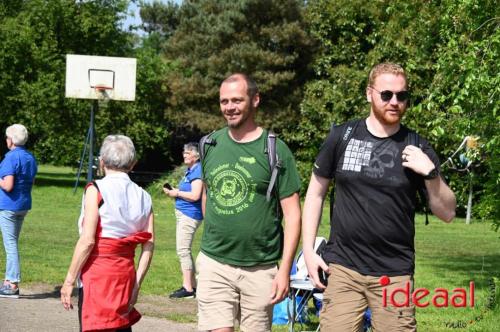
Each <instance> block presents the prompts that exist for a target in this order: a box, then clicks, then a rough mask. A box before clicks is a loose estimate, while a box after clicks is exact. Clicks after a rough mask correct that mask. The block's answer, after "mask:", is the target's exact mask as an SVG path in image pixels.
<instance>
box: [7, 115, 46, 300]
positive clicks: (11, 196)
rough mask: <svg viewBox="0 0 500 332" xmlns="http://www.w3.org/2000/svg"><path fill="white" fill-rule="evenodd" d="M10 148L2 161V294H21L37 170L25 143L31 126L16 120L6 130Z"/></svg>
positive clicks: (14, 295) (17, 295)
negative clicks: (24, 230)
mask: <svg viewBox="0 0 500 332" xmlns="http://www.w3.org/2000/svg"><path fill="white" fill-rule="evenodd" d="M5 140H6V143H7V148H8V149H9V152H7V153H6V154H5V158H4V159H3V160H2V162H1V163H0V230H1V231H2V237H3V245H4V247H5V254H6V269H5V280H4V282H3V284H2V286H1V287H0V297H12V298H18V297H19V282H20V281H21V266H20V264H19V251H18V248H17V245H18V241H19V234H20V232H21V227H22V225H23V220H24V217H25V216H26V214H27V213H28V211H29V210H30V209H31V188H32V187H33V182H34V180H35V175H36V172H37V164H36V160H35V157H33V155H32V154H31V153H29V152H28V151H27V150H26V149H25V147H24V145H25V144H26V141H27V140H28V130H26V127H24V126H23V125H21V124H13V125H12V126H9V127H8V128H7V130H6V131H5Z"/></svg>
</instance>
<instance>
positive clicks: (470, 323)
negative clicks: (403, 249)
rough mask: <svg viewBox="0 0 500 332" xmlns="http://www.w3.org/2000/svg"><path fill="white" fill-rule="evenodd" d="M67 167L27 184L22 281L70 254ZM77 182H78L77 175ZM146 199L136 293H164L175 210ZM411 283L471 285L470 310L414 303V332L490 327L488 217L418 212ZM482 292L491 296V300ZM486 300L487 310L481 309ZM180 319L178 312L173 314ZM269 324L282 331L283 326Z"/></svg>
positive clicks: (491, 235)
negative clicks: (29, 203)
mask: <svg viewBox="0 0 500 332" xmlns="http://www.w3.org/2000/svg"><path fill="white" fill-rule="evenodd" d="M74 174H75V172H74V171H73V170H71V169H69V168H61V167H52V166H41V167H40V172H39V174H38V176H37V180H36V185H35V187H34V189H33V209H32V210H31V212H30V213H29V214H28V216H27V217H26V219H25V223H24V225H23V229H22V232H21V238H20V255H21V260H22V261H21V264H22V273H23V275H22V278H23V284H25V285H26V284H29V283H47V284H51V285H60V284H61V283H62V281H63V280H64V277H65V273H66V269H67V268H68V265H69V263H70V260H71V255H72V252H73V248H74V245H75V243H76V240H77V236H78V234H77V227H76V221H77V218H78V216H79V213H80V204H81V195H82V190H83V189H82V188H83V186H82V185H80V187H79V188H77V191H76V194H73V185H74V182H75V175H74ZM83 181H84V180H83ZM150 190H151V191H152V193H153V199H154V213H155V226H156V247H155V255H154V258H153V262H152V265H151V268H150V272H149V273H148V276H147V277H146V280H145V281H144V284H143V288H142V292H143V294H157V295H167V294H169V293H170V292H171V291H173V290H175V289H177V288H178V287H179V286H180V284H181V274H180V269H179V264H178V261H177V257H176V254H175V216H174V210H173V204H172V200H170V199H166V198H165V197H162V196H161V195H160V194H159V193H158V192H159V186H156V187H155V186H152V187H151V189H150ZM323 215H324V216H325V217H324V220H323V221H322V224H321V227H320V234H322V235H323V236H325V237H327V234H328V232H329V230H328V221H327V220H326V216H328V212H326V213H324V214H323ZM416 224H417V225H416V257H417V259H416V273H415V287H424V288H427V289H429V290H430V291H431V295H429V296H428V298H429V299H430V297H431V296H432V295H433V294H435V291H434V290H435V289H436V288H444V289H447V290H448V291H449V292H450V295H451V294H452V292H453V289H455V288H464V287H465V288H467V289H468V287H469V282H470V281H473V282H474V283H475V307H474V308H470V307H467V308H453V307H451V306H450V307H448V308H435V307H433V306H428V307H426V308H418V309H417V320H418V324H419V330H421V331H456V330H457V328H458V329H459V330H463V331H498V326H497V320H498V317H500V305H499V303H498V302H499V301H500V298H499V295H498V294H499V288H500V282H498V278H500V234H499V233H495V232H493V231H492V230H491V228H490V225H489V224H488V223H472V224H471V225H465V224H464V221H463V220H461V219H457V220H455V221H454V222H453V223H452V224H449V225H448V224H444V223H442V222H440V221H438V220H437V219H435V218H432V217H431V219H430V225H428V226H425V225H424V223H423V217H421V216H419V217H418V218H417V222H416ZM201 233H202V228H200V230H199V231H198V233H197V236H196V238H195V241H194V251H195V252H197V251H198V250H199V246H200V239H201ZM4 267H5V254H4V251H3V250H2V254H0V268H1V269H3V268H4ZM494 277H495V278H497V282H496V287H497V289H496V291H497V293H496V297H495V295H494V294H492V292H491V290H490V288H491V287H490V284H489V282H490V280H491V279H492V278H494ZM490 298H496V304H494V305H491V300H490V302H488V301H489V299H490ZM488 304H490V307H493V309H489V308H487V306H488ZM180 319H181V318H180ZM273 330H276V331H285V330H286V328H285V327H276V328H274V329H273Z"/></svg>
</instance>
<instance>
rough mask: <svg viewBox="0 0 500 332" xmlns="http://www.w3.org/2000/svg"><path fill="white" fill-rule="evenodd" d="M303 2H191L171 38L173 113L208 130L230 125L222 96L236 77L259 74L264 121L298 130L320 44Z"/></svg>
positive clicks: (186, 125)
mask: <svg viewBox="0 0 500 332" xmlns="http://www.w3.org/2000/svg"><path fill="white" fill-rule="evenodd" d="M303 6H304V4H303V1H298V0H187V1H184V3H183V4H182V6H181V7H180V10H179V25H178V26H177V29H176V31H175V33H174V34H173V35H172V37H171V38H169V39H168V41H167V43H166V46H165V50H166V57H167V58H168V59H170V60H172V61H174V67H175V69H174V70H173V71H172V72H171V73H170V74H169V75H168V76H167V77H166V78H165V79H166V85H167V87H168V102H169V107H168V109H167V113H168V116H169V118H171V119H173V120H174V121H175V122H176V123H177V125H178V126H180V127H184V128H195V129H196V130H197V131H200V132H202V133H204V132H208V131H211V130H213V129H214V128H217V127H219V126H221V125H223V121H222V117H221V116H220V110H219V104H218V93H219V86H220V83H221V81H222V80H223V79H224V78H225V77H226V76H227V75H228V74H230V73H234V72H244V73H247V74H249V75H251V76H252V77H253V78H254V79H255V80H256V81H257V84H258V86H259V88H260V91H261V107H260V111H259V112H258V114H259V122H260V124H261V125H263V126H267V127H270V128H273V129H275V130H277V131H278V132H279V131H280V130H282V129H284V128H286V127H288V126H290V127H291V126H294V124H295V123H294V121H296V119H297V118H298V113H299V104H300V101H301V99H302V93H301V86H302V85H303V84H304V82H305V81H306V79H307V77H308V64H309V62H310V58H311V52H312V51H311V50H312V43H311V39H310V38H309V37H308V35H307V33H306V31H305V29H304V22H303V16H302V12H303V9H304V8H303Z"/></svg>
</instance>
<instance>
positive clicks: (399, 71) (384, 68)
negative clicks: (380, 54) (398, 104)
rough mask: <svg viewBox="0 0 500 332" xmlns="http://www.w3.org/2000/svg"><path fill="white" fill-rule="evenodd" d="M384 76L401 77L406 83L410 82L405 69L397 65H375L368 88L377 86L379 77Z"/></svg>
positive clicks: (387, 63) (388, 63)
mask: <svg viewBox="0 0 500 332" xmlns="http://www.w3.org/2000/svg"><path fill="white" fill-rule="evenodd" d="M382 74H394V75H401V76H403V77H404V78H405V81H408V80H407V78H406V72H405V70H404V69H403V67H401V66H400V65H398V64H397V63H392V62H384V63H379V64H378V65H375V66H374V67H373V68H372V70H370V75H369V76H368V86H373V85H374V84H375V79H377V77H379V76H380V75H382ZM407 85H408V82H407Z"/></svg>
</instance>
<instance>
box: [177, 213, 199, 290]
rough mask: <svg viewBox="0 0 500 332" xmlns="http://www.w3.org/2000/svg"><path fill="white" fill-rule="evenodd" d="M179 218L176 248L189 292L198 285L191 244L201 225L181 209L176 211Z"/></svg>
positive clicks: (185, 286)
mask: <svg viewBox="0 0 500 332" xmlns="http://www.w3.org/2000/svg"><path fill="white" fill-rule="evenodd" d="M175 216H176V219H177V225H176V249H177V256H178V257H179V260H180V263H181V269H182V279H183V280H182V286H183V287H184V288H185V289H186V290H187V291H189V292H192V291H193V289H194V288H195V287H196V280H195V278H194V273H195V268H194V263H193V256H192V253H191V246H192V244H193V239H194V235H195V233H196V230H197V229H198V227H199V226H200V222H199V221H197V220H195V219H192V218H189V217H188V216H186V215H184V214H183V213H182V212H180V211H177V210H176V211H175Z"/></svg>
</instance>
